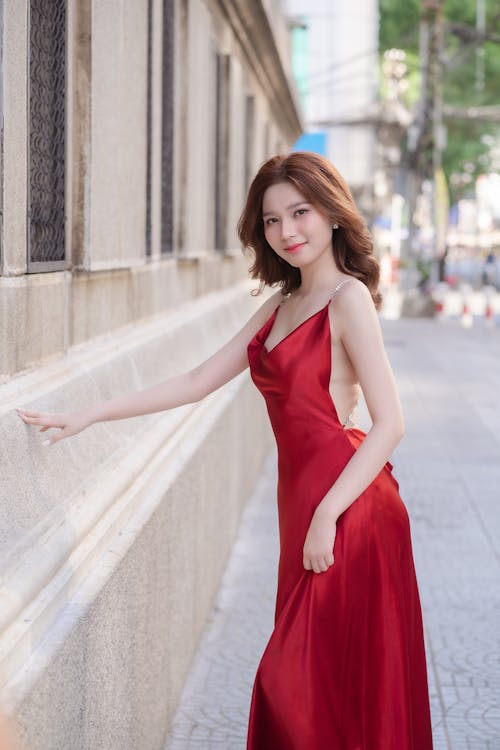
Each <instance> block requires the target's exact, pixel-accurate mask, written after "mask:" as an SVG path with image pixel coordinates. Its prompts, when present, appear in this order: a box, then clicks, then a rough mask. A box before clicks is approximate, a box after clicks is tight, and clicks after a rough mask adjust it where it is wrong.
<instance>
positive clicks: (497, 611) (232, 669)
mask: <svg viewBox="0 0 500 750" xmlns="http://www.w3.org/2000/svg"><path fill="white" fill-rule="evenodd" d="M381 322H382V327H383V331H384V340H385V344H386V350H387V353H388V356H389V358H390V361H391V364H392V366H393V369H394V372H395V376H396V380H397V383H398V389H399V393H400V397H401V400H402V403H403V409H404V413H405V422H406V434H405V436H404V438H403V440H402V442H401V443H400V444H399V445H398V446H397V448H396V450H395V451H394V453H393V456H392V458H391V460H392V462H393V464H394V475H395V477H396V478H397V479H398V481H399V483H400V493H401V497H402V498H403V501H404V502H405V504H406V506H407V508H408V511H409V514H410V518H411V524H412V539H413V549H414V557H415V565H416V570H417V577H418V581H419V587H420V593H421V600H422V607H423V615H424V626H425V637H426V647H427V658H428V672H429V687H430V697H431V707H432V719H433V731H434V742H435V746H434V747H435V750H498V748H499V747H500V669H499V663H498V661H499V653H500V648H499V647H500V592H499V587H498V581H499V578H500V541H499V539H500V505H499V502H498V500H499V491H498V488H499V486H500V462H499V460H498V458H499V455H500V428H499V425H500V387H499V386H500V383H499V368H498V362H499V361H500V329H499V328H498V327H496V326H495V327H490V328H488V327H486V326H484V325H476V326H474V327H473V328H472V329H467V328H464V327H462V325H460V322H459V320H455V319H447V320H442V321H439V322H438V321H435V320H431V319H395V320H390V319H382V321H381ZM359 418H360V419H359V421H360V424H361V426H362V427H363V428H364V429H366V428H367V426H368V424H369V422H367V415H366V410H365V412H364V414H363V412H362V411H360V414H359ZM275 483H276V467H275V456H274V455H272V456H270V457H269V461H268V464H267V467H266V470H265V471H264V473H263V474H262V476H261V478H260V481H259V483H258V486H257V488H256V491H255V493H254V495H253V498H252V500H251V502H250V503H249V504H248V506H247V507H246V509H245V512H244V515H243V519H242V522H241V526H240V530H239V535H238V539H237V541H236V544H235V545H234V547H233V550H232V555H231V558H230V560H229V563H228V565H227V568H226V571H225V575H224V579H223V584H222V587H221V589H220V592H219V595H218V598H217V601H216V603H215V606H214V608H213V610H212V613H211V616H210V618H209V623H208V627H207V629H206V631H205V634H204V637H203V639H202V642H201V643H200V646H199V649H198V651H197V654H196V657H195V660H194V663H193V666H192V670H191V673H190V676H189V679H188V681H187V683H186V686H185V689H184V693H183V696H182V700H181V703H180V706H179V709H178V711H177V715H176V718H175V721H174V722H173V725H172V730H171V734H170V737H169V740H168V742H167V744H166V746H165V750H191V749H193V750H194V748H204V749H205V750H244V747H245V738H246V724H247V718H248V707H249V702H250V696H251V688H252V683H253V678H254V674H255V671H256V669H257V665H258V662H259V659H260V657H261V655H262V652H263V649H264V647H265V644H266V642H267V639H268V637H269V635H270V634H271V630H272V619H273V613H274V596H275V582H276V566H277V525H276V524H277V520H276V511H275Z"/></svg>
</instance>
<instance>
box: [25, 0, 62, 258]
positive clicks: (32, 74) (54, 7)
mask: <svg viewBox="0 0 500 750" xmlns="http://www.w3.org/2000/svg"><path fill="white" fill-rule="evenodd" d="M29 40H30V53H29V74H28V85H29V145H28V148H29V154H28V165H29V180H28V271H53V270H57V269H61V268H64V267H65V221H64V217H65V195H64V191H65V140H66V128H65V119H66V0H49V1H48V0H30V17H29Z"/></svg>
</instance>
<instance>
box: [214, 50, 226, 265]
mask: <svg viewBox="0 0 500 750" xmlns="http://www.w3.org/2000/svg"><path fill="white" fill-rule="evenodd" d="M229 76H230V57H229V55H224V54H222V53H220V52H216V53H215V238H214V242H215V248H216V249H217V250H226V249H227V204H228V180H229V86H230V78H229Z"/></svg>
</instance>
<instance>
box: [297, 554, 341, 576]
mask: <svg viewBox="0 0 500 750" xmlns="http://www.w3.org/2000/svg"><path fill="white" fill-rule="evenodd" d="M333 561H334V560H333V555H328V556H326V557H319V558H314V559H311V558H308V557H304V568H305V570H312V571H313V572H314V573H326V571H327V570H328V568H330V567H331V566H332V565H333Z"/></svg>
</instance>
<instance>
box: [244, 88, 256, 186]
mask: <svg viewBox="0 0 500 750" xmlns="http://www.w3.org/2000/svg"><path fill="white" fill-rule="evenodd" d="M254 129H255V99H254V97H253V96H251V95H250V94H248V95H247V97H246V99H245V169H244V179H245V184H244V186H243V193H244V195H246V192H247V190H248V188H249V186H250V180H251V179H252V176H253V175H252V173H253V150H254V135H255V133H254Z"/></svg>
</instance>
